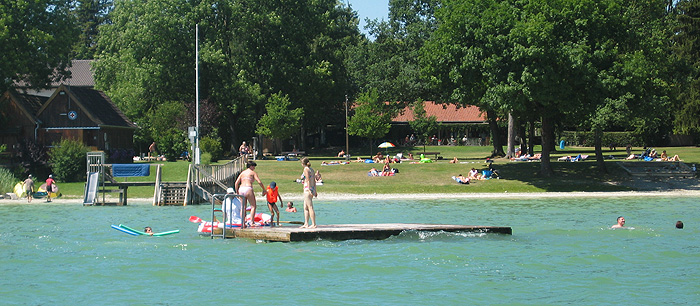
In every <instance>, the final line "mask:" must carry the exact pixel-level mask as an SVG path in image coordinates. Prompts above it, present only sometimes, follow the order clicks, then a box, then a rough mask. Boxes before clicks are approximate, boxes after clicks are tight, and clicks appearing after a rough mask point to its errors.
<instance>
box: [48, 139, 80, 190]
mask: <svg viewBox="0 0 700 306" xmlns="http://www.w3.org/2000/svg"><path fill="white" fill-rule="evenodd" d="M87 152H88V148H87V147H86V146H85V145H84V144H83V143H82V142H79V141H76V140H72V139H64V140H61V142H59V143H57V144H54V147H53V148H51V150H50V151H49V164H50V165H51V169H52V170H53V173H54V176H55V179H57V180H60V181H64V182H80V181H84V180H85V172H86V171H87V168H86V165H85V156H86V154H87Z"/></svg>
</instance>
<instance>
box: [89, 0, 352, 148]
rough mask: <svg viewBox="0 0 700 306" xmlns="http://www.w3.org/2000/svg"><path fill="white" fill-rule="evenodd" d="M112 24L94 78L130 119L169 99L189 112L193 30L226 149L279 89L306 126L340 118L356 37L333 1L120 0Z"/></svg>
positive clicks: (249, 131) (105, 30) (203, 88)
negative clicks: (349, 49)
mask: <svg viewBox="0 0 700 306" xmlns="http://www.w3.org/2000/svg"><path fill="white" fill-rule="evenodd" d="M110 19H111V23H109V24H107V25H105V26H103V27H101V28H100V38H99V39H98V42H99V44H98V46H99V48H100V55H99V56H98V61H97V63H96V65H95V66H96V67H97V69H96V73H97V77H96V81H97V83H98V86H99V87H100V88H103V89H105V90H106V91H107V92H108V93H109V94H110V95H111V96H112V97H113V99H114V100H116V101H118V103H120V105H121V106H122V108H123V109H127V112H129V113H130V114H127V115H129V116H130V117H132V118H141V117H143V116H144V114H147V113H149V111H150V110H152V109H154V108H155V107H156V105H157V104H159V103H164V102H167V101H176V102H178V103H181V104H185V105H188V107H194V105H195V103H191V102H192V101H194V99H195V98H194V94H195V89H194V85H195V76H194V72H195V71H194V63H195V61H194V58H195V46H194V45H195V26H194V25H195V24H199V29H200V30H199V37H200V99H202V100H205V99H206V100H208V101H210V102H212V103H214V104H215V105H217V107H218V108H219V110H220V112H221V114H222V115H221V117H220V118H221V120H220V122H219V126H217V129H213V128H212V129H210V130H212V131H213V130H217V131H219V133H220V134H221V135H219V136H221V138H222V140H223V141H224V142H226V144H228V147H229V149H230V148H231V147H233V146H234V144H236V143H239V142H240V141H241V140H242V139H247V138H248V137H251V136H254V135H255V129H254V128H252V127H254V126H255V125H256V124H257V121H258V119H259V118H260V117H261V116H263V114H264V112H265V103H266V102H267V100H268V98H269V97H270V96H271V95H272V94H275V93H279V92H281V93H282V94H284V95H287V96H289V100H290V101H292V104H293V107H294V108H304V109H305V110H306V111H305V115H304V118H303V125H304V127H305V128H307V129H315V128H322V127H325V126H326V123H327V122H328V121H329V120H341V119H342V115H341V110H342V108H341V107H340V106H341V105H342V101H343V97H344V94H345V92H346V91H347V87H348V85H347V84H348V81H347V79H348V78H347V77H346V74H347V72H346V71H345V68H344V65H343V57H344V48H345V47H346V45H348V44H352V42H353V40H354V39H356V38H357V37H358V35H359V34H358V31H357V26H356V20H355V19H353V14H352V12H351V11H350V10H349V9H348V8H347V7H344V6H343V5H340V4H338V3H337V2H336V1H333V0H304V1H295V2H291V1H282V0H275V1H258V0H241V1H233V0H203V1H196V2H182V1H176V0H153V1H117V2H116V3H115V7H114V10H113V11H112V12H111V13H110ZM336 114H337V116H335V115H336ZM335 117H338V118H335ZM192 124H193V123H192ZM302 138H303V137H302Z"/></svg>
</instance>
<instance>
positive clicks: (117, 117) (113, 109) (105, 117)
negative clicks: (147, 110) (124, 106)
mask: <svg viewBox="0 0 700 306" xmlns="http://www.w3.org/2000/svg"><path fill="white" fill-rule="evenodd" d="M65 88H66V89H67V90H68V91H70V92H71V93H72V94H73V96H74V97H75V98H76V99H78V101H80V104H81V105H83V107H85V110H86V111H87V112H89V113H91V114H92V116H93V118H95V119H96V121H98V124H99V125H110V126H123V127H129V128H138V127H137V126H136V124H134V123H133V122H131V120H129V118H127V117H126V115H124V113H122V111H121V110H119V108H117V106H116V105H115V104H114V102H112V99H110V98H109V97H107V95H106V94H105V93H104V92H102V91H100V90H96V89H92V88H86V87H72V86H71V87H65Z"/></svg>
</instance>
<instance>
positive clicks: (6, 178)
mask: <svg viewBox="0 0 700 306" xmlns="http://www.w3.org/2000/svg"><path fill="white" fill-rule="evenodd" d="M17 181H18V180H17V179H16V178H15V176H14V175H13V174H12V171H10V170H8V169H5V168H0V194H6V193H8V192H13V191H14V188H15V185H16V184H17Z"/></svg>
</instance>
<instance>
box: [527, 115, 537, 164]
mask: <svg viewBox="0 0 700 306" xmlns="http://www.w3.org/2000/svg"><path fill="white" fill-rule="evenodd" d="M527 154H530V155H534V154H535V119H530V141H529V146H528V147H527Z"/></svg>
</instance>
